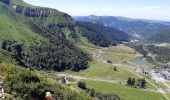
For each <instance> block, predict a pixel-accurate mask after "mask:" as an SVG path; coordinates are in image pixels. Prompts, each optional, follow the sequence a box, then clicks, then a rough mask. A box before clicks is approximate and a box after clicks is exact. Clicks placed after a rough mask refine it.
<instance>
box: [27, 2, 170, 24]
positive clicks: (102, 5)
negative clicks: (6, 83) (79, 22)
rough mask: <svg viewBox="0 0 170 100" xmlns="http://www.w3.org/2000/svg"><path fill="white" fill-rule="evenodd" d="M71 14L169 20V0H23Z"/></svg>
mask: <svg viewBox="0 0 170 100" xmlns="http://www.w3.org/2000/svg"><path fill="white" fill-rule="evenodd" d="M24 1H26V2H27V3H30V4H33V5H37V6H43V7H50V8H55V9H57V10H59V11H62V12H66V13H68V14H70V15H72V16H88V15H98V16H123V17H129V18H138V19H151V20H163V21H170V0H24Z"/></svg>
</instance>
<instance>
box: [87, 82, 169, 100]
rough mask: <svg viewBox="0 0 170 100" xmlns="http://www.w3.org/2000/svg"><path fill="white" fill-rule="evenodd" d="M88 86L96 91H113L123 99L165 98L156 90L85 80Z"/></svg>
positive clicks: (162, 99) (151, 99) (145, 99)
mask: <svg viewBox="0 0 170 100" xmlns="http://www.w3.org/2000/svg"><path fill="white" fill-rule="evenodd" d="M85 82H86V84H87V87H88V88H94V89H95V90H97V91H102V92H107V93H114V94H117V95H118V96H120V97H121V98H123V100H166V98H164V97H163V95H161V94H159V93H157V92H149V91H145V90H141V89H136V88H130V87H127V86H121V85H116V84H111V83H105V82H95V81H85Z"/></svg>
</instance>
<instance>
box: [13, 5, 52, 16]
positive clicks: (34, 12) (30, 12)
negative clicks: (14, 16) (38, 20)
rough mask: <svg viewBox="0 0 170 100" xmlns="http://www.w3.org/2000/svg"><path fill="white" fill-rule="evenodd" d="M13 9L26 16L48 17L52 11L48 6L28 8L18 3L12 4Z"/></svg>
mask: <svg viewBox="0 0 170 100" xmlns="http://www.w3.org/2000/svg"><path fill="white" fill-rule="evenodd" d="M13 9H14V10H15V12H17V13H20V14H24V15H25V16H27V17H48V16H49V14H50V13H51V12H52V10H51V9H48V8H30V7H24V6H19V5H15V6H13Z"/></svg>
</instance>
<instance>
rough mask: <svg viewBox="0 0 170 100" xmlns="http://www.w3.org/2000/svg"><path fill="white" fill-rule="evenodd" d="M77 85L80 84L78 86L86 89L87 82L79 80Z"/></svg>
mask: <svg viewBox="0 0 170 100" xmlns="http://www.w3.org/2000/svg"><path fill="white" fill-rule="evenodd" d="M77 85H78V87H79V88H81V89H84V90H85V89H87V88H86V83H84V82H78V83H77Z"/></svg>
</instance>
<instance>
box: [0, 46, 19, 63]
mask: <svg viewBox="0 0 170 100" xmlns="http://www.w3.org/2000/svg"><path fill="white" fill-rule="evenodd" d="M3 62H11V63H14V64H15V63H16V60H15V59H14V55H13V54H12V53H9V52H7V51H4V50H2V49H0V63H3Z"/></svg>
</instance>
